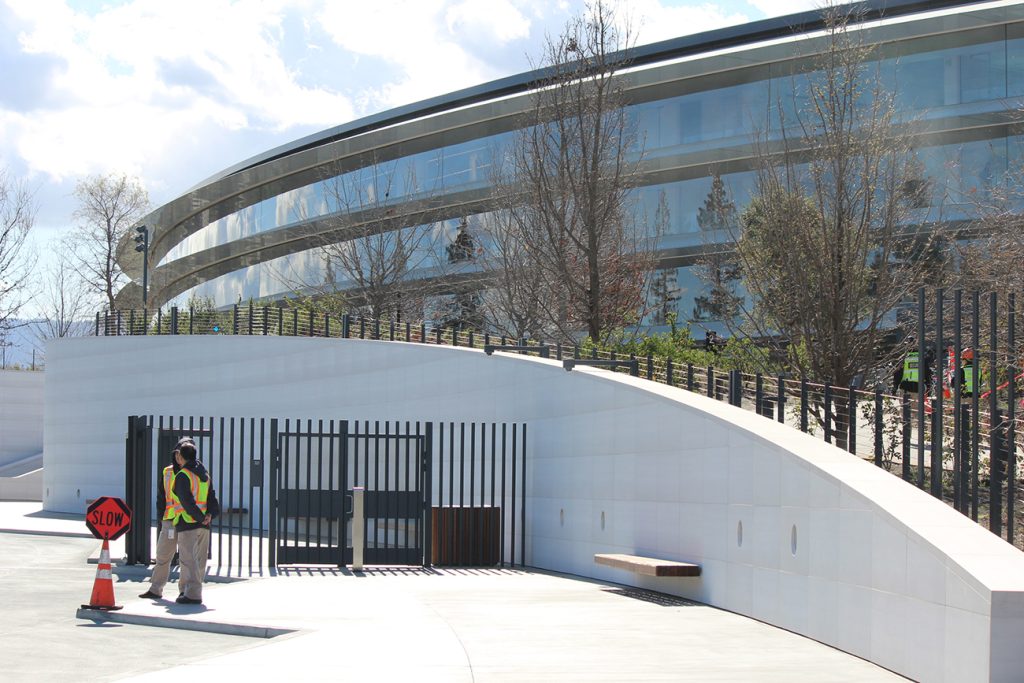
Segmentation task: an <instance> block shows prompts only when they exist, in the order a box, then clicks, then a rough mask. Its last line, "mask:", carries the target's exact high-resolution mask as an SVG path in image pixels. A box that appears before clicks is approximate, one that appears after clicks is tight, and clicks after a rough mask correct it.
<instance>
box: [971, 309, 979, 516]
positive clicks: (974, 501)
mask: <svg viewBox="0 0 1024 683" xmlns="http://www.w3.org/2000/svg"><path fill="white" fill-rule="evenodd" d="M971 307H972V308H973V309H974V312H973V316H972V318H971V349H972V351H973V353H972V355H973V358H972V359H971V368H972V369H973V372H972V375H973V377H974V391H973V392H972V393H971V519H973V520H974V521H975V522H977V521H978V442H979V440H980V437H981V434H980V432H979V426H978V423H979V420H978V411H979V410H980V409H981V405H980V404H981V399H980V396H979V395H980V394H981V364H980V355H979V354H980V353H981V347H980V344H981V341H980V340H981V294H980V293H979V292H977V291H975V292H973V293H972V294H971Z"/></svg>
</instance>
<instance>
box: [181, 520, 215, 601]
mask: <svg viewBox="0 0 1024 683" xmlns="http://www.w3.org/2000/svg"><path fill="white" fill-rule="evenodd" d="M175 535H176V536H177V537H178V562H179V563H180V565H181V567H180V569H179V578H178V589H179V590H180V591H181V594H182V595H184V596H185V597H186V598H190V599H192V600H202V599H203V579H205V578H206V555H207V553H209V551H210V530H209V529H208V528H206V527H202V528H199V529H191V530H189V531H176V532H175Z"/></svg>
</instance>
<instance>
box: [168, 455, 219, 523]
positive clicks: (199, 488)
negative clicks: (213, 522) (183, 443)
mask: <svg viewBox="0 0 1024 683" xmlns="http://www.w3.org/2000/svg"><path fill="white" fill-rule="evenodd" d="M178 474H184V475H185V476H186V477H188V482H189V488H190V489H192V498H193V499H194V500H195V501H196V505H198V506H199V509H200V510H201V511H202V513H203V514H204V515H205V514H206V498H207V496H209V494H210V480H209V479H207V480H206V481H200V480H199V476H198V475H196V474H195V473H194V472H193V471H192V470H190V469H188V468H185V467H183V468H182V469H180V470H178ZM174 501H175V504H176V505H178V506H180V507H181V513H180V514H179V515H178V516H179V517H181V519H184V520H185V521H186V522H188V523H189V524H195V523H196V521H197V520H195V519H192V516H191V515H189V514H188V512H186V511H185V507H184V506H182V505H181V501H180V500H178V497H177V496H175V497H174Z"/></svg>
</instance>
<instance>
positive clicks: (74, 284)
mask: <svg viewBox="0 0 1024 683" xmlns="http://www.w3.org/2000/svg"><path fill="white" fill-rule="evenodd" d="M58 254H59V256H58V257H57V262H56V263H55V264H53V265H51V266H50V267H49V268H48V269H47V272H46V275H45V280H44V282H43V285H42V287H41V291H42V300H41V302H40V309H41V318H42V319H41V321H40V322H39V323H38V325H37V329H36V334H37V336H38V337H39V340H40V341H42V342H45V341H46V340H49V339H61V338H64V337H81V336H84V335H85V334H87V333H88V331H89V326H88V323H89V314H90V313H91V307H92V303H93V302H92V300H91V297H90V293H89V290H88V288H87V287H84V286H83V284H82V282H81V279H80V278H79V277H78V275H77V273H76V272H75V269H74V268H73V267H72V265H71V263H70V262H69V258H68V254H69V250H67V249H64V248H61V249H59V250H58Z"/></svg>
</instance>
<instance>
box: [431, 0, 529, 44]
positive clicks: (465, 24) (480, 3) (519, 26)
mask: <svg viewBox="0 0 1024 683" xmlns="http://www.w3.org/2000/svg"><path fill="white" fill-rule="evenodd" d="M445 23H446V24H447V28H448V32H449V33H450V34H451V35H453V36H458V35H467V36H474V37H476V38H478V39H479V38H485V39H486V40H494V41H496V42H498V43H507V42H509V41H511V40H515V39H519V38H526V37H527V36H528V35H529V32H530V20H529V19H528V18H527V17H525V16H523V13H522V12H520V11H519V8H518V7H516V6H515V5H513V4H512V3H511V2H507V1H503V0H464V2H460V3H458V4H456V5H454V6H452V7H449V8H448V10H447V11H446V12H445Z"/></svg>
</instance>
